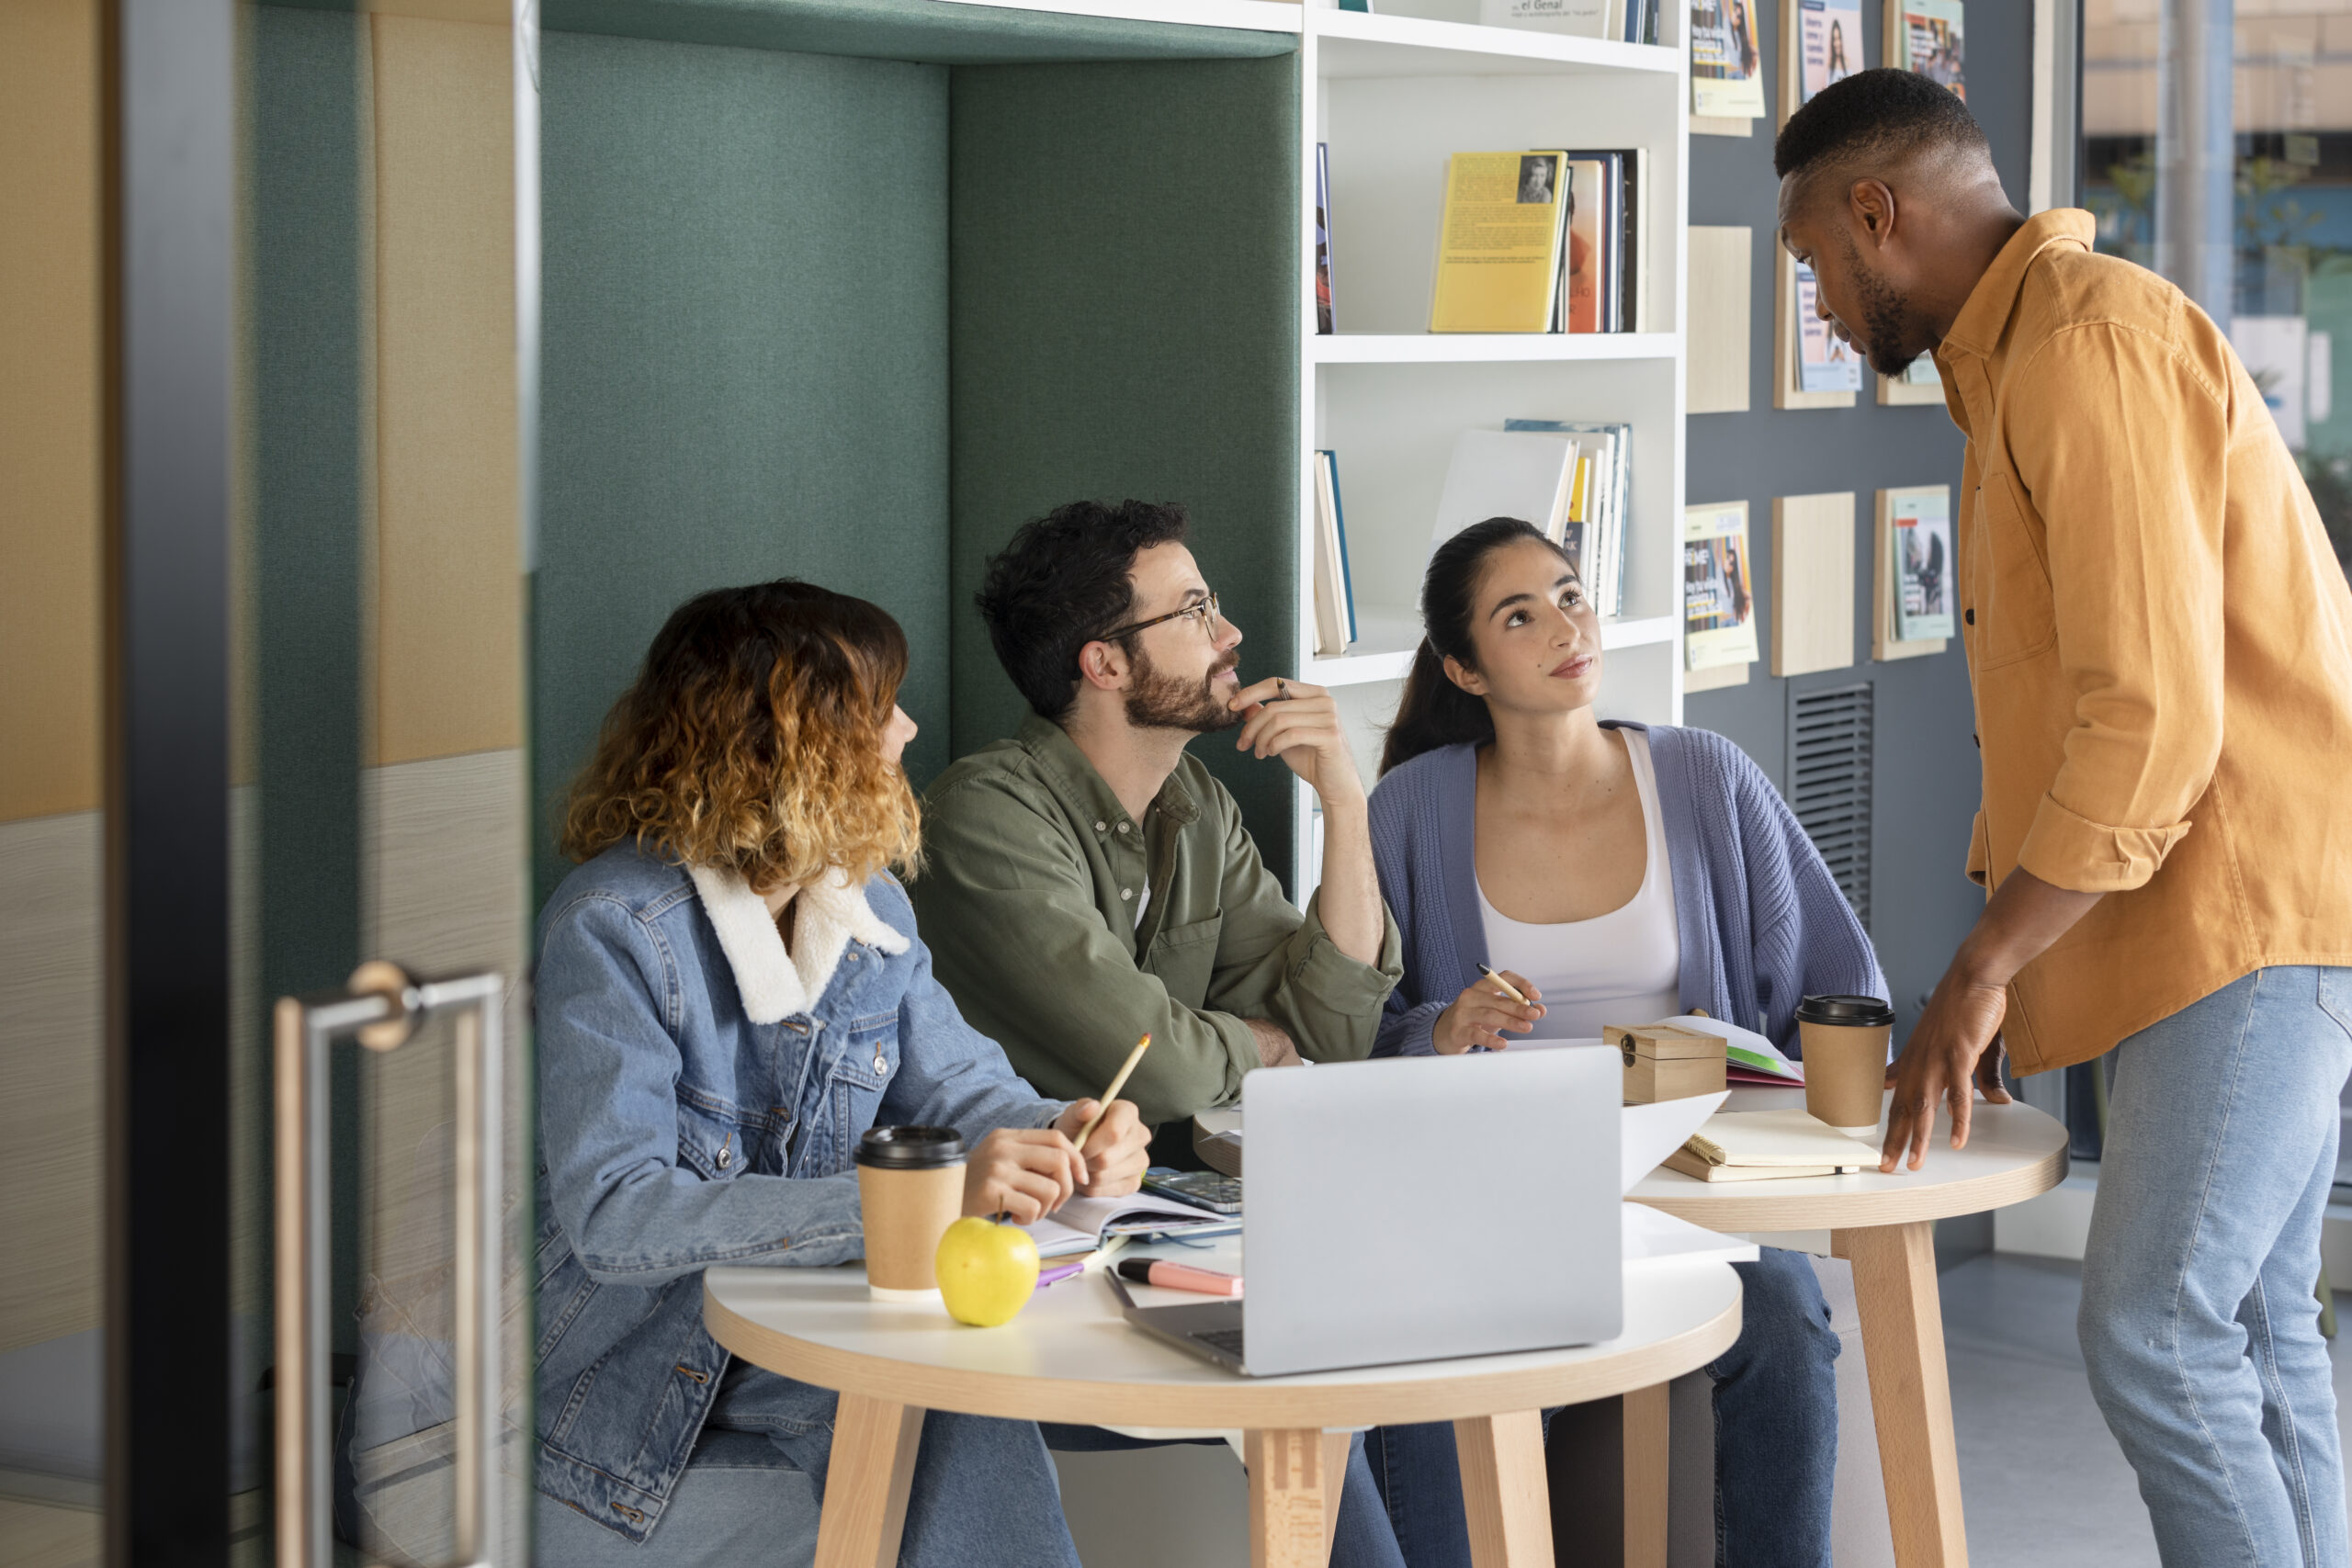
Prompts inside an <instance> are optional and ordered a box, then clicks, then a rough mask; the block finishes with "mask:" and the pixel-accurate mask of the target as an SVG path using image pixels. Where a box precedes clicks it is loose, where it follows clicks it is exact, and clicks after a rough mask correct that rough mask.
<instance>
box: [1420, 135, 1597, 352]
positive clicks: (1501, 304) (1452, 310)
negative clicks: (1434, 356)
mask: <svg viewBox="0 0 2352 1568" xmlns="http://www.w3.org/2000/svg"><path fill="white" fill-rule="evenodd" d="M1562 162H1563V160H1562V158H1561V156H1560V154H1559V153H1557V152H1456V153H1454V154H1453V157H1451V158H1449V159H1448V160H1447V161H1446V174H1445V205H1444V209H1443V211H1442V215H1441V217H1440V218H1439V220H1438V248H1437V286H1436V288H1435V290H1434V296H1433V298H1432V299H1431V300H1430V331H1431V332H1433V333H1540V332H1551V331H1557V330H1558V328H1557V326H1556V324H1555V322H1556V320H1557V303H1558V296H1559V288H1560V258H1561V252H1562V249H1563V245H1564V243H1565V238H1566V235H1565V222H1564V220H1565V219H1566V215H1567V199H1566V198H1567V192H1566V188H1565V186H1566V182H1565V181H1564V180H1563V179H1562V177H1561V176H1562V175H1564V174H1565V173H1566V171H1565V170H1564V169H1563V168H1562V167H1561V164H1562Z"/></svg>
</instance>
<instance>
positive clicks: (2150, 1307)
mask: <svg viewBox="0 0 2352 1568" xmlns="http://www.w3.org/2000/svg"><path fill="white" fill-rule="evenodd" d="M2347 1072H2352V969H2338V968H2314V967H2310V966H2297V967H2280V968H2272V969H2257V970H2256V971H2255V972H2254V973H2253V974H2251V975H2248V976H2245V977H2244V978H2243V979H2240V980H2238V981H2236V982H2234V983H2233V984H2232V985H2229V986H2226V987H2222V989H2221V990H2219V991H2216V992H2214V993H2213V994H2212V995H2211V996H2210V997H2207V998H2204V999H2203V1000H2202V1001H2199V1002H2197V1003H2195V1004H2193V1005H2191V1006H2189V1007H2186V1008H2183V1009H2182V1010H2180V1011H2178V1012H2177V1013H2175V1014H2173V1015H2172V1016H2171V1017H2170V1018H2167V1019H2165V1020H2163V1021H2160V1022H2157V1023H2154V1024H2151V1025H2149V1026H2148V1027H2147V1028H2146V1029H2143V1030H2142V1031H2141V1032H2139V1033H2137V1034H2134V1035H2132V1036H2131V1038H2130V1039H2128V1040H2126V1041H2124V1042H2123V1043H2121V1044H2120V1045H2119V1046H2117V1047H2116V1048H2115V1086H2114V1092H2113V1094H2112V1095H2111V1096H2110V1097H2109V1111H2108V1123H2107V1139H2106V1145H2105V1149H2104V1152H2103V1153H2102V1155H2101V1156H2100V1159H2099V1178H2098V1201H2097V1202H2096V1203H2095V1205H2094V1206H2093V1208H2092V1210H2091V1230H2090V1240H2089V1244H2088V1246H2087V1247H2086V1250H2085V1252H2084V1255H2083V1306H2082V1314H2081V1316H2080V1318H2079V1320H2078V1321H2077V1324H2076V1328H2077V1332H2078V1333H2079V1334H2080V1336H2081V1338H2082V1346H2083V1359H2084V1361H2085V1363H2086V1365H2087V1366H2088V1368H2089V1371H2090V1379H2091V1392H2092V1393H2093V1394H2095V1395H2096V1396H2097V1397H2098V1404H2099V1409H2100V1411H2101V1413H2102V1414H2104V1415H2105V1416H2106V1417H2107V1424H2108V1427H2109V1430H2111V1431H2112V1432H2114V1434H2115V1438H2116V1441H2117V1442H2119V1443H2120V1444H2121V1445H2122V1447H2123V1453H2124V1457H2125V1458H2126V1459H2128V1460H2130V1461H2131V1468H2132V1469H2133V1470H2134V1471H2135V1472H2138V1474H2139V1478H2140V1496H2141V1498H2142V1499H2143V1501H2144V1502H2146V1504H2147V1505H2148V1514H2149V1517H2150V1518H2151V1520H2152V1521H2153V1522H2154V1526H2155V1534H2156V1547H2157V1551H2159V1552H2160V1553H2161V1554H2162V1556H2163V1559H2164V1561H2165V1562H2166V1563H2167V1564H2188V1563H2194V1564H2197V1565H2198V1568H2223V1565H2225V1564H2244V1565H2245V1568H2290V1565H2292V1564H2298V1563H2300V1564H2302V1565H2304V1568H2323V1565H2324V1568H2343V1565H2344V1564H2345V1562H2346V1543H2345V1522H2344V1461H2343V1455H2342V1453H2341V1452H2340V1451H2339V1449H2338V1444H2337V1439H2336V1431H2335V1388H2334V1385H2333V1383H2332V1382H2331V1381H2330V1378H2329V1371H2328V1359H2327V1346H2326V1343H2325V1341H2324V1340H2323V1339H2322V1338H2321V1337H2320V1334H2319V1321H2318V1318H2319V1303H2318V1302H2317V1301H2316V1300H2315V1299H2314V1297H2313V1294H2312V1287H2313V1285H2314V1284H2315V1283H2316V1282H2317V1280H2318V1279H2319V1271H2320V1251H2319V1238H2320V1220H2321V1217H2322V1215H2323V1214H2324V1212H2325V1210H2326V1207H2327V1197H2328V1189H2329V1187H2330V1186H2331V1185H2332V1183H2333V1182H2334V1180H2335V1145H2336V1131H2337V1125H2338V1120H2337V1119H2338V1115H2339V1112H2338V1110H2337V1095H2338V1094H2339V1093H2340V1092H2341V1090H2342V1089H2343V1087H2344V1080H2345V1077H2346V1073H2347Z"/></svg>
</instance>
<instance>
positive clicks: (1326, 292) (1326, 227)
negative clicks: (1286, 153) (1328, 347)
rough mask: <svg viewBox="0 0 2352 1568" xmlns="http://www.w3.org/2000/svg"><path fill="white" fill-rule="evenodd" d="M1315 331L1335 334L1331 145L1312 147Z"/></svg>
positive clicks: (1337, 328)
mask: <svg viewBox="0 0 2352 1568" xmlns="http://www.w3.org/2000/svg"><path fill="white" fill-rule="evenodd" d="M1315 330H1316V331H1317V332H1318V333H1335V332H1337V331H1339V330H1340V329H1339V326H1338V323H1337V321H1336V318H1334V316H1333V315H1332V312H1331V144H1330V143H1329V142H1328V141H1318V142H1317V143H1316V144H1315Z"/></svg>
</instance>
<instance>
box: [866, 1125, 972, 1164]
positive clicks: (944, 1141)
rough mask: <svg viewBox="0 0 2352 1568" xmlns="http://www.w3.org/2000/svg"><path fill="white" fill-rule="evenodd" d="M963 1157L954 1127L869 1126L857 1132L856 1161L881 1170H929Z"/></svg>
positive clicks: (962, 1147)
mask: <svg viewBox="0 0 2352 1568" xmlns="http://www.w3.org/2000/svg"><path fill="white" fill-rule="evenodd" d="M963 1157H964V1135H963V1134H961V1133H958V1132H957V1131H956V1129H955V1128H953V1127H868V1128H867V1129H866V1130H865V1132H863V1133H860V1134H858V1135H857V1163H858V1164H860V1165H870V1166H873V1167H875V1168H877V1169H884V1170H931V1169H935V1168H938V1167H940V1166H943V1165H954V1164H956V1162H957V1161H959V1160H961V1159H962V1158H963Z"/></svg>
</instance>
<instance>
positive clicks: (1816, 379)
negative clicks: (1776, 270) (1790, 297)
mask: <svg viewBox="0 0 2352 1568" xmlns="http://www.w3.org/2000/svg"><path fill="white" fill-rule="evenodd" d="M1796 288H1797V300H1796V310H1797V390H1798V391H1800V392H1852V391H1859V390H1860V388H1861V385H1862V362H1861V361H1860V359H1859V358H1857V357H1856V356H1855V354H1854V348H1853V345H1852V344H1849V343H1848V342H1847V341H1846V340H1845V339H1844V338H1841V337H1839V336H1838V334H1837V333H1833V332H1831V331H1830V330H1829V323H1828V322H1827V321H1823V320H1822V319H1821V310H1820V308H1819V296H1818V294H1817V293H1816V290H1815V283H1814V280H1813V268H1811V267H1809V266H1807V265H1804V263H1803V262H1799V263H1797V264H1796Z"/></svg>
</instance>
